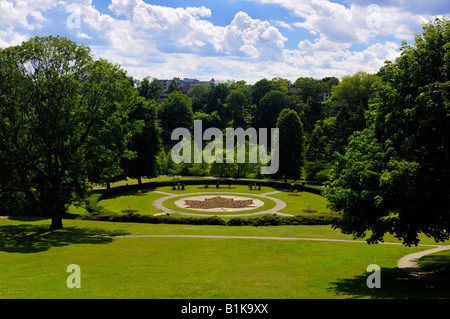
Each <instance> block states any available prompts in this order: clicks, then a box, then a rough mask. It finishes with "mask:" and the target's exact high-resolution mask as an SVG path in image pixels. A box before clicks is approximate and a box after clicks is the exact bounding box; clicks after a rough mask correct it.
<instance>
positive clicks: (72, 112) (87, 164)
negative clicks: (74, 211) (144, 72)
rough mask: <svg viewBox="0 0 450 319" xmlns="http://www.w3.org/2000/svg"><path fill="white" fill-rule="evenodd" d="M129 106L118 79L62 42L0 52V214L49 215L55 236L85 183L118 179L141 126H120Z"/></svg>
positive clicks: (132, 98)
mask: <svg viewBox="0 0 450 319" xmlns="http://www.w3.org/2000/svg"><path fill="white" fill-rule="evenodd" d="M135 104H136V90H135V89H134V88H133V87H132V86H131V83H130V79H129V78H128V76H127V75H126V73H125V71H123V70H122V69H120V67H119V66H117V65H113V64H111V63H109V62H107V61H105V60H103V59H99V60H95V59H94V58H93V57H92V55H91V53H90V49H89V48H88V47H86V46H83V45H77V44H76V43H74V42H72V41H70V40H68V39H67V38H63V37H53V36H49V37H34V38H32V39H30V40H28V41H26V42H23V43H22V44H21V45H19V46H13V47H9V48H6V49H4V50H0V121H1V124H0V156H1V158H0V167H1V171H2V173H3V172H7V174H5V175H4V174H1V178H0V187H1V195H0V196H1V197H2V198H1V199H2V206H3V207H2V209H10V208H12V207H13V208H14V210H15V211H16V213H17V212H19V213H20V208H22V209H23V211H27V212H28V213H30V212H31V211H34V212H35V213H36V214H45V215H47V216H48V215H51V216H52V225H51V228H52V229H57V228H61V227H62V221H61V216H62V215H63V214H64V213H65V212H66V210H67V207H68V206H69V205H70V204H73V203H77V202H78V203H80V202H82V200H83V198H84V196H85V195H86V191H87V189H88V183H87V181H88V180H89V181H91V182H99V181H104V180H107V179H109V178H111V177H114V176H116V175H119V174H120V173H121V172H122V169H121V166H120V160H121V158H123V157H124V156H129V157H131V155H132V153H130V152H127V148H126V146H127V144H128V142H129V141H130V139H131V137H132V135H133V134H134V133H135V132H137V131H139V130H140V129H141V126H142V125H141V123H139V122H137V123H131V122H128V121H127V117H128V114H129V113H130V111H131V110H133V108H134V107H135ZM11 201H14V202H12V204H11ZM8 203H9V204H8Z"/></svg>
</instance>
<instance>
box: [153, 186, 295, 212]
mask: <svg viewBox="0 0 450 319" xmlns="http://www.w3.org/2000/svg"><path fill="white" fill-rule="evenodd" d="M153 192H154V193H158V194H163V195H167V196H166V197H161V198H159V199H157V200H155V201H154V202H153V207H155V208H157V209H159V210H162V211H163V212H164V213H162V214H180V215H188V216H199V217H213V216H217V214H214V215H206V214H196V213H184V212H179V211H176V210H173V209H169V208H167V207H165V206H164V205H163V202H165V201H166V200H168V199H171V198H175V197H180V196H196V195H197V196H201V195H211V194H226V192H201V193H185V194H171V193H165V192H160V191H153ZM277 193H281V191H275V192H269V193H264V194H250V193H239V195H248V196H255V197H262V198H266V199H269V200H272V201H274V202H275V204H276V205H275V207H273V208H271V209H268V210H264V211H260V212H257V213H243V214H231V215H230V214H227V215H223V216H224V217H243V216H256V215H263V214H275V215H280V216H289V217H291V216H293V215H289V214H284V213H279V212H278V211H280V210H282V209H283V208H285V207H286V203H285V202H284V201H282V200H281V199H278V198H274V197H270V196H269V195H272V194H277ZM229 194H233V193H229ZM156 215H159V214H156Z"/></svg>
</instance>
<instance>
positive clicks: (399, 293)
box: [0, 219, 450, 299]
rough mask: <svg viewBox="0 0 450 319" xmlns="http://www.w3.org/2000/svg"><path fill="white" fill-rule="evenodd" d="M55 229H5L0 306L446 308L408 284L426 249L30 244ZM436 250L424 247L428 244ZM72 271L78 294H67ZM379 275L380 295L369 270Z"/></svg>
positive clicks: (306, 233)
mask: <svg viewBox="0 0 450 319" xmlns="http://www.w3.org/2000/svg"><path fill="white" fill-rule="evenodd" d="M48 225H49V220H37V221H23V220H8V219H0V234H2V233H3V234H5V233H8V234H12V233H15V234H16V235H15V236H0V269H1V272H0V298H183V299H184V298H185V299H195V298H251V299H254V298H415V297H417V298H427V297H436V296H440V297H441V298H442V297H443V298H448V297H449V296H450V295H449V287H448V285H447V286H444V287H441V286H439V285H438V284H434V286H433V287H432V288H431V287H429V285H425V284H423V283H422V282H420V281H417V280H413V279H410V278H406V277H405V276H404V275H403V274H402V273H400V272H399V271H398V269H396V262H397V260H398V259H399V258H401V257H402V256H404V255H406V254H409V253H413V252H416V251H421V250H424V249H428V248H429V247H413V248H407V247H403V246H400V245H370V246H369V245H367V244H366V243H359V242H350V243H347V242H314V241H279V240H262V239H205V238H114V239H112V238H102V237H96V238H82V237H74V236H69V235H66V236H26V235H25V234H24V233H39V232H45V230H46V228H47V227H48ZM64 226H65V229H63V230H59V231H57V232H56V233H57V234H58V233H59V234H64V233H66V234H96V235H102V234H103V235H111V234H115V235H124V234H132V235H138V234H139V235H145V234H152V235H156V234H160V235H163V234H170V235H173V234H178V235H195V234H197V235H200V234H203V235H222V236H225V235H229V236H231V235H239V236H271V237H273V236H275V237H302V238H336V239H349V237H348V236H345V235H343V234H341V233H340V232H338V231H336V230H332V229H331V228H330V227H329V226H283V227H280V226H278V227H231V226H194V225H150V224H133V223H108V222H97V221H80V220H64ZM427 242H428V243H432V242H431V240H426V241H424V243H427ZM69 264H77V265H79V266H80V268H81V289H69V288H67V286H66V279H67V277H68V275H69V274H68V273H67V272H66V268H67V266H68V265H69ZM370 264H378V265H380V266H381V267H382V289H377V290H373V289H368V288H367V287H366V286H365V281H366V279H367V274H366V273H365V269H366V268H367V266H368V265H370Z"/></svg>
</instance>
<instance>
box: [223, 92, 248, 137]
mask: <svg viewBox="0 0 450 319" xmlns="http://www.w3.org/2000/svg"><path fill="white" fill-rule="evenodd" d="M227 101H228V109H229V110H230V113H231V120H232V121H233V122H232V126H233V127H235V128H236V127H245V124H246V123H245V114H246V110H247V109H248V106H249V101H248V99H247V97H246V96H245V93H244V92H242V90H235V91H233V92H231V93H230V94H229V95H228V98H227Z"/></svg>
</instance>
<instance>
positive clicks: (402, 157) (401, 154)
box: [325, 19, 450, 245]
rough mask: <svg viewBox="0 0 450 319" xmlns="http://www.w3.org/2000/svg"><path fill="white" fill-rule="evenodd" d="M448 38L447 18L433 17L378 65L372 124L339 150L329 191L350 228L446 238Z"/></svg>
mask: <svg viewBox="0 0 450 319" xmlns="http://www.w3.org/2000/svg"><path fill="white" fill-rule="evenodd" d="M449 42H450V21H449V20H448V19H442V20H441V19H436V20H435V21H433V22H430V23H428V24H425V25H424V26H423V34H422V35H417V36H416V38H415V45H414V46H410V45H407V44H406V43H405V44H404V45H403V47H402V55H401V57H400V58H398V59H397V60H396V62H395V63H391V62H389V63H387V64H386V65H385V66H384V67H383V68H382V69H381V71H380V75H381V78H382V80H383V83H382V84H381V85H380V86H379V88H378V90H377V97H376V99H375V104H374V105H373V106H372V107H371V109H370V112H369V113H368V114H367V118H368V124H369V127H368V128H367V129H365V130H363V131H362V132H359V133H357V134H354V136H353V137H352V139H351V142H350V144H349V146H348V149H347V152H346V153H345V155H342V156H338V160H337V163H336V166H335V167H334V169H333V170H332V177H333V181H332V182H331V184H330V188H329V189H327V190H326V193H325V195H326V197H327V198H328V200H329V201H330V203H331V208H332V209H333V210H336V211H342V212H343V218H342V220H341V221H340V222H339V223H337V225H336V226H337V227H339V228H341V229H342V230H343V231H344V232H345V233H349V234H353V235H355V236H362V235H363V234H364V233H365V232H366V231H370V232H371V233H372V236H371V237H370V241H371V242H377V241H381V240H382V239H383V236H384V234H385V233H391V234H394V235H395V236H396V237H398V238H400V239H402V240H403V241H404V243H405V244H407V245H413V244H417V243H418V242H419V239H418V234H419V233H424V234H425V235H427V236H429V237H432V238H434V239H435V240H436V241H441V240H444V239H447V238H448V237H449V233H448V229H449V226H450V211H449V209H450V208H449V207H450V197H449V192H450V185H449V183H450V182H449V181H450V168H449V165H448V163H449V162H450V153H449V152H450V138H449V137H450V116H449V114H450V105H449V102H448V101H449V97H450V93H449V92H450V82H449V80H448V79H449V77H448V69H449V61H450V59H449V56H450V53H449V45H448V44H449Z"/></svg>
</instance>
